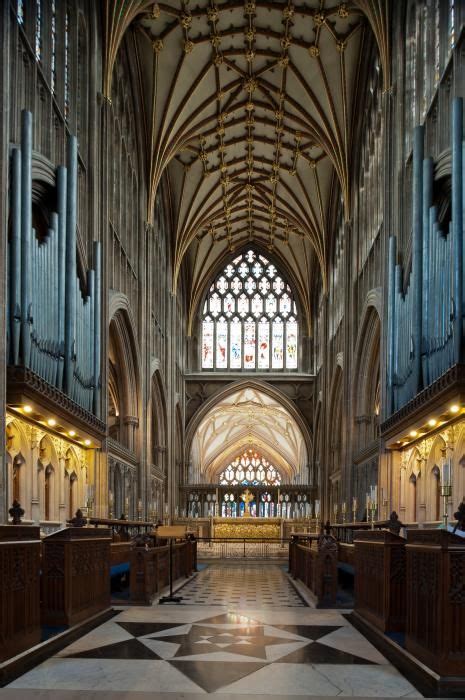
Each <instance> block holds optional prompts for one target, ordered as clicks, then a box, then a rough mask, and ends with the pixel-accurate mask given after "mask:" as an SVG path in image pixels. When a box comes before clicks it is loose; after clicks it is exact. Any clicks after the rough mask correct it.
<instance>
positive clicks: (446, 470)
mask: <svg viewBox="0 0 465 700" xmlns="http://www.w3.org/2000/svg"><path fill="white" fill-rule="evenodd" d="M451 473H452V469H451V461H450V459H448V460H446V459H444V460H443V463H442V468H441V482H440V484H441V496H442V499H443V514H442V522H443V524H444V527H445V528H446V529H447V522H448V520H449V513H448V512H447V500H448V499H449V498H450V497H451V495H452V479H451Z"/></svg>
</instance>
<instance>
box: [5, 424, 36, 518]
mask: <svg viewBox="0 0 465 700" xmlns="http://www.w3.org/2000/svg"><path fill="white" fill-rule="evenodd" d="M29 452H30V447H29V441H28V439H27V437H26V434H25V432H24V430H23V427H22V426H21V423H20V421H15V420H12V421H10V422H9V423H8V425H7V426H6V462H7V468H8V503H9V504H10V503H11V502H12V501H13V500H14V499H15V498H16V499H17V500H18V501H19V502H20V503H21V505H22V507H23V508H24V510H25V515H26V517H29V516H28V513H29V510H30V508H29V506H30V493H31V488H32V473H31V470H30V469H28V468H27V466H26V460H27V456H28V454H29Z"/></svg>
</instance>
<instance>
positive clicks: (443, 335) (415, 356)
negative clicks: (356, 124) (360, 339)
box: [387, 98, 465, 412]
mask: <svg viewBox="0 0 465 700" xmlns="http://www.w3.org/2000/svg"><path fill="white" fill-rule="evenodd" d="M464 147H465V144H464V142H463V106H462V99H459V98H456V99H454V102H453V109H452V221H451V224H450V226H448V227H446V226H445V225H443V224H442V222H441V221H440V219H439V216H440V212H439V211H438V207H437V206H436V205H434V202H433V190H434V187H433V184H434V163H433V160H432V159H431V158H428V157H427V158H424V157H423V156H424V153H423V150H424V133H423V128H422V127H417V128H416V129H415V135H414V149H413V194H412V209H413V220H412V236H413V240H412V270H411V273H410V278H409V280H408V284H407V287H406V290H404V288H403V285H402V277H403V270H402V267H401V266H400V265H395V237H394V236H393V237H392V238H391V240H390V246H389V263H388V264H389V276H388V280H389V288H388V376H387V383H388V388H389V392H388V396H389V400H390V404H391V405H390V406H389V405H388V410H390V412H393V411H396V410H398V409H399V408H401V407H402V406H403V405H404V404H405V403H407V402H408V401H409V400H410V399H412V398H413V397H414V396H415V395H416V394H417V393H418V392H419V391H420V390H421V389H422V388H423V387H425V386H427V385H429V384H431V383H432V382H434V381H435V380H436V379H437V378H438V377H439V376H441V374H443V373H444V372H445V371H447V369H449V368H450V367H451V366H452V365H453V364H454V363H456V362H460V361H461V358H462V355H463V341H464V332H463V308H464V304H463V294H464V279H463V277H464V274H465V271H464V269H463V260H464V245H465V243H464V241H465V237H464V231H463V206H464V204H465V195H464V193H465V186H464V177H463V169H464V161H463V150H464ZM393 297H394V298H393ZM391 353H392V354H393V357H392V359H391Z"/></svg>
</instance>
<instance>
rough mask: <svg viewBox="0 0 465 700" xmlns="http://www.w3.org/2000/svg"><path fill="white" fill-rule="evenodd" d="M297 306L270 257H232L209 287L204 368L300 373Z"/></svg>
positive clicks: (250, 254)
mask: <svg viewBox="0 0 465 700" xmlns="http://www.w3.org/2000/svg"><path fill="white" fill-rule="evenodd" d="M298 333H299V329H298V317H297V306H296V303H295V300H294V296H293V293H292V290H291V288H290V286H289V284H287V282H286V281H285V280H284V279H283V277H282V276H281V275H280V273H279V271H278V270H277V268H276V267H275V265H273V263H271V262H270V261H269V260H268V259H267V258H265V257H264V256H263V255H261V254H260V253H256V252H255V251H253V250H248V251H247V252H245V253H242V254H241V255H239V256H237V257H236V258H234V260H233V261H232V262H231V263H229V264H228V265H227V266H226V267H225V268H224V270H223V271H222V273H221V274H220V275H219V276H218V277H217V279H216V280H215V281H214V282H213V284H212V285H211V287H210V290H209V295H208V297H207V299H206V301H205V304H204V308H203V318H202V369H224V370H227V369H230V370H231V369H236V370H239V369H246V370H269V369H273V370H282V369H293V370H295V369H297V348H298Z"/></svg>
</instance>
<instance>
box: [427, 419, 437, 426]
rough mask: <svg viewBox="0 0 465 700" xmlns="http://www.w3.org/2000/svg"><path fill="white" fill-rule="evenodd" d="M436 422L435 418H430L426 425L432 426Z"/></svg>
mask: <svg viewBox="0 0 465 700" xmlns="http://www.w3.org/2000/svg"><path fill="white" fill-rule="evenodd" d="M436 423H437V420H436V418H430V419H429V421H428V425H429V426H430V428H434V426H435V425H436Z"/></svg>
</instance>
